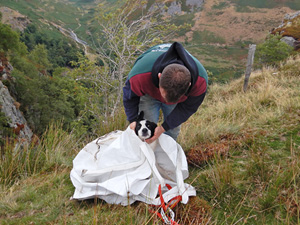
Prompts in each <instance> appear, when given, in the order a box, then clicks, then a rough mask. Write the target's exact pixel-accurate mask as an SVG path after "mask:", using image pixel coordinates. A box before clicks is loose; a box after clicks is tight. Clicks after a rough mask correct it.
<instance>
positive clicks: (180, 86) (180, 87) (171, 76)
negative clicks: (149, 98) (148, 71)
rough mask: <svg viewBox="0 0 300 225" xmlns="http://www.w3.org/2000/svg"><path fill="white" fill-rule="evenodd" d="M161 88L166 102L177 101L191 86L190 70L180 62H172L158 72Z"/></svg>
mask: <svg viewBox="0 0 300 225" xmlns="http://www.w3.org/2000/svg"><path fill="white" fill-rule="evenodd" d="M158 77H159V90H160V93H161V95H162V96H163V98H164V99H165V100H166V102H172V103H175V102H177V101H178V100H179V99H180V97H181V96H183V95H184V94H185V93H186V92H187V91H188V89H189V87H190V86H191V74H190V71H189V70H188V69H187V68H186V67H185V66H182V65H180V64H170V65H168V66H166V67H165V68H164V70H163V71H162V73H159V74H158Z"/></svg>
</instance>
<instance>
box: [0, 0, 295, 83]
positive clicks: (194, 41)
mask: <svg viewBox="0 0 300 225" xmlns="http://www.w3.org/2000/svg"><path fill="white" fill-rule="evenodd" d="M99 2H102V1H98V0H89V1H86V0H57V1H50V0H44V1H42V2H41V1H39V0H30V1H6V0H0V6H6V7H10V8H12V9H14V10H17V11H18V12H19V13H21V14H22V15H24V16H26V17H27V18H28V19H30V21H31V22H32V23H36V24H38V26H39V27H40V29H44V30H47V32H48V33H49V35H56V36H57V35H60V32H59V29H58V27H62V28H64V29H65V30H69V29H71V30H73V31H74V32H75V33H76V34H77V36H78V38H80V39H81V40H83V41H86V42H87V43H88V44H89V45H90V46H91V47H94V46H95V45H94V42H95V40H97V39H98V37H97V32H96V31H97V29H98V27H99V26H98V25H97V23H96V21H95V20H93V18H94V16H95V12H96V6H97V4H98V3H99ZM107 3H108V4H109V5H115V7H119V6H118V5H117V1H116V0H107ZM154 4H157V5H158V6H159V7H160V8H161V13H162V14H165V15H168V16H172V17H173V18H172V19H173V21H174V23H176V24H183V23H185V22H187V23H191V25H192V28H191V30H190V31H189V32H187V33H180V32H179V33H180V36H178V37H174V40H177V41H181V42H183V43H184V45H185V46H186V47H187V49H188V50H189V51H190V52H192V53H193V54H194V55H196V56H197V57H198V58H199V59H200V60H201V62H202V63H203V64H204V65H205V67H206V68H207V69H208V70H210V71H211V72H213V74H214V76H215V78H216V79H217V80H219V81H226V80H228V79H232V78H234V77H239V76H240V75H241V74H242V73H243V71H244V67H245V63H246V57H247V47H248V44H250V43H259V42H261V41H263V40H264V38H265V37H266V35H267V34H268V33H269V32H270V30H272V29H273V28H274V27H277V26H278V25H279V24H281V22H282V20H283V18H284V16H285V15H286V14H287V13H293V12H295V11H296V10H300V2H298V1H297V2H296V1H292V0H290V1H289V0H285V1H275V2H274V1H270V0H256V1H244V0H218V1H216V0H206V1H202V0H198V1H196V0H183V1H175V0H165V1H154V0H149V1H147V4H146V5H145V7H146V8H145V9H147V10H151V7H153V5H154ZM174 40H167V41H174Z"/></svg>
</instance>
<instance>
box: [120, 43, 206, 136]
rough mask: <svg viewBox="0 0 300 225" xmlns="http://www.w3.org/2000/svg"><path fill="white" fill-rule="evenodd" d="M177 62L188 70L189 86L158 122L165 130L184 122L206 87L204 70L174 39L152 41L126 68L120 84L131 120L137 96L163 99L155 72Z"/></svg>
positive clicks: (131, 119)
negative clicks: (171, 40) (172, 40)
mask: <svg viewBox="0 0 300 225" xmlns="http://www.w3.org/2000/svg"><path fill="white" fill-rule="evenodd" d="M173 63H177V64H181V65H184V66H185V67H187V68H188V70H189V71H190V73H191V77H192V79H191V86H190V88H189V90H188V92H187V93H186V94H185V95H184V96H182V97H181V98H180V99H179V101H178V102H176V103H177V105H176V107H175V108H174V110H173V111H172V112H171V113H170V115H169V116H168V117H167V118H164V119H165V121H164V122H163V124H162V127H163V128H164V129H165V130H166V131H167V130H169V129H173V128H175V127H177V126H179V125H180V124H182V123H183V122H185V121H186V120H187V119H188V118H189V117H190V116H191V115H192V114H194V113H195V112H196V111H197V109H198V108H199V106H200V105H201V103H202V101H203V99H204V97H205V94H206V90H207V83H208V79H207V73H206V70H205V68H204V67H203V66H202V64H201V63H200V62H199V61H198V60H197V59H196V58H195V57H194V56H192V55H191V54H190V53H188V52H187V51H186V50H185V49H184V48H183V46H182V45H181V44H180V43H178V42H174V43H173V44H161V45H156V46H154V47H152V48H150V49H148V50H147V51H146V52H144V53H143V54H142V55H140V56H139V57H138V58H137V60H136V61H135V63H134V66H133V68H132V69H131V71H130V72H129V75H128V78H127V80H126V82H125V87H124V88H123V104H124V108H125V113H126V116H127V119H128V121H129V122H133V121H134V120H135V119H136V117H137V115H138V109H139V102H140V97H141V96H143V95H146V94H147V95H150V96H151V97H153V98H154V99H157V100H158V101H160V102H162V103H165V104H175V103H166V102H165V101H164V99H163V98H162V96H161V95H160V91H159V86H158V85H159V79H158V73H161V72H162V70H163V69H164V68H165V67H166V66H167V65H169V64H173Z"/></svg>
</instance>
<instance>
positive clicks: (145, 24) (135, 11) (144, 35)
mask: <svg viewBox="0 0 300 225" xmlns="http://www.w3.org/2000/svg"><path fill="white" fill-rule="evenodd" d="M155 4H158V3H155ZM162 16H163V15H162V14H161V9H160V7H159V5H153V6H152V7H151V8H147V1H142V0H128V1H125V3H124V4H123V5H120V7H119V8H118V9H113V8H108V7H107V6H105V5H104V4H100V5H99V6H98V13H97V17H96V19H97V21H98V24H99V26H100V30H101V33H100V34H99V40H98V44H97V53H98V56H99V58H100V59H101V61H102V62H103V64H104V67H105V68H106V69H103V71H102V72H103V73H108V74H100V76H103V77H105V78H106V80H107V82H108V83H107V84H108V85H109V86H110V87H111V88H113V89H114V90H111V91H112V92H111V93H114V94H115V95H114V97H113V98H110V99H108V104H109V105H110V107H108V108H109V111H110V115H111V116H113V115H114V114H115V112H116V110H117V109H118V107H119V105H120V103H121V99H122V87H123V86H124V82H125V79H126V77H127V74H128V72H129V71H130V69H131V66H132V65H133V63H134V61H135V59H136V57H137V56H138V55H139V54H141V53H142V52H143V51H144V50H146V48H148V47H150V46H153V45H155V44H159V43H162V42H163V41H165V40H170V37H173V36H174V34H175V32H176V30H179V29H181V28H183V27H186V26H187V25H183V26H180V27H179V26H175V25H174V24H171V23H170V22H169V20H168V18H167V17H164V19H163V18H162Z"/></svg>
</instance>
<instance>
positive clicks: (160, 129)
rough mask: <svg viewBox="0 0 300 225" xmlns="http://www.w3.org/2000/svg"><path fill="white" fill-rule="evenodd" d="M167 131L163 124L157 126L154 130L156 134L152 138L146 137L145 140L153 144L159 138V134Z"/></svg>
mask: <svg viewBox="0 0 300 225" xmlns="http://www.w3.org/2000/svg"><path fill="white" fill-rule="evenodd" d="M163 132H165V129H164V128H163V127H162V126H157V127H156V128H155V131H154V135H153V137H152V138H148V139H146V140H145V141H146V142H147V143H148V144H151V143H152V142H153V141H155V140H156V139H157V138H159V136H160V135H161V134H162V133H163Z"/></svg>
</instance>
